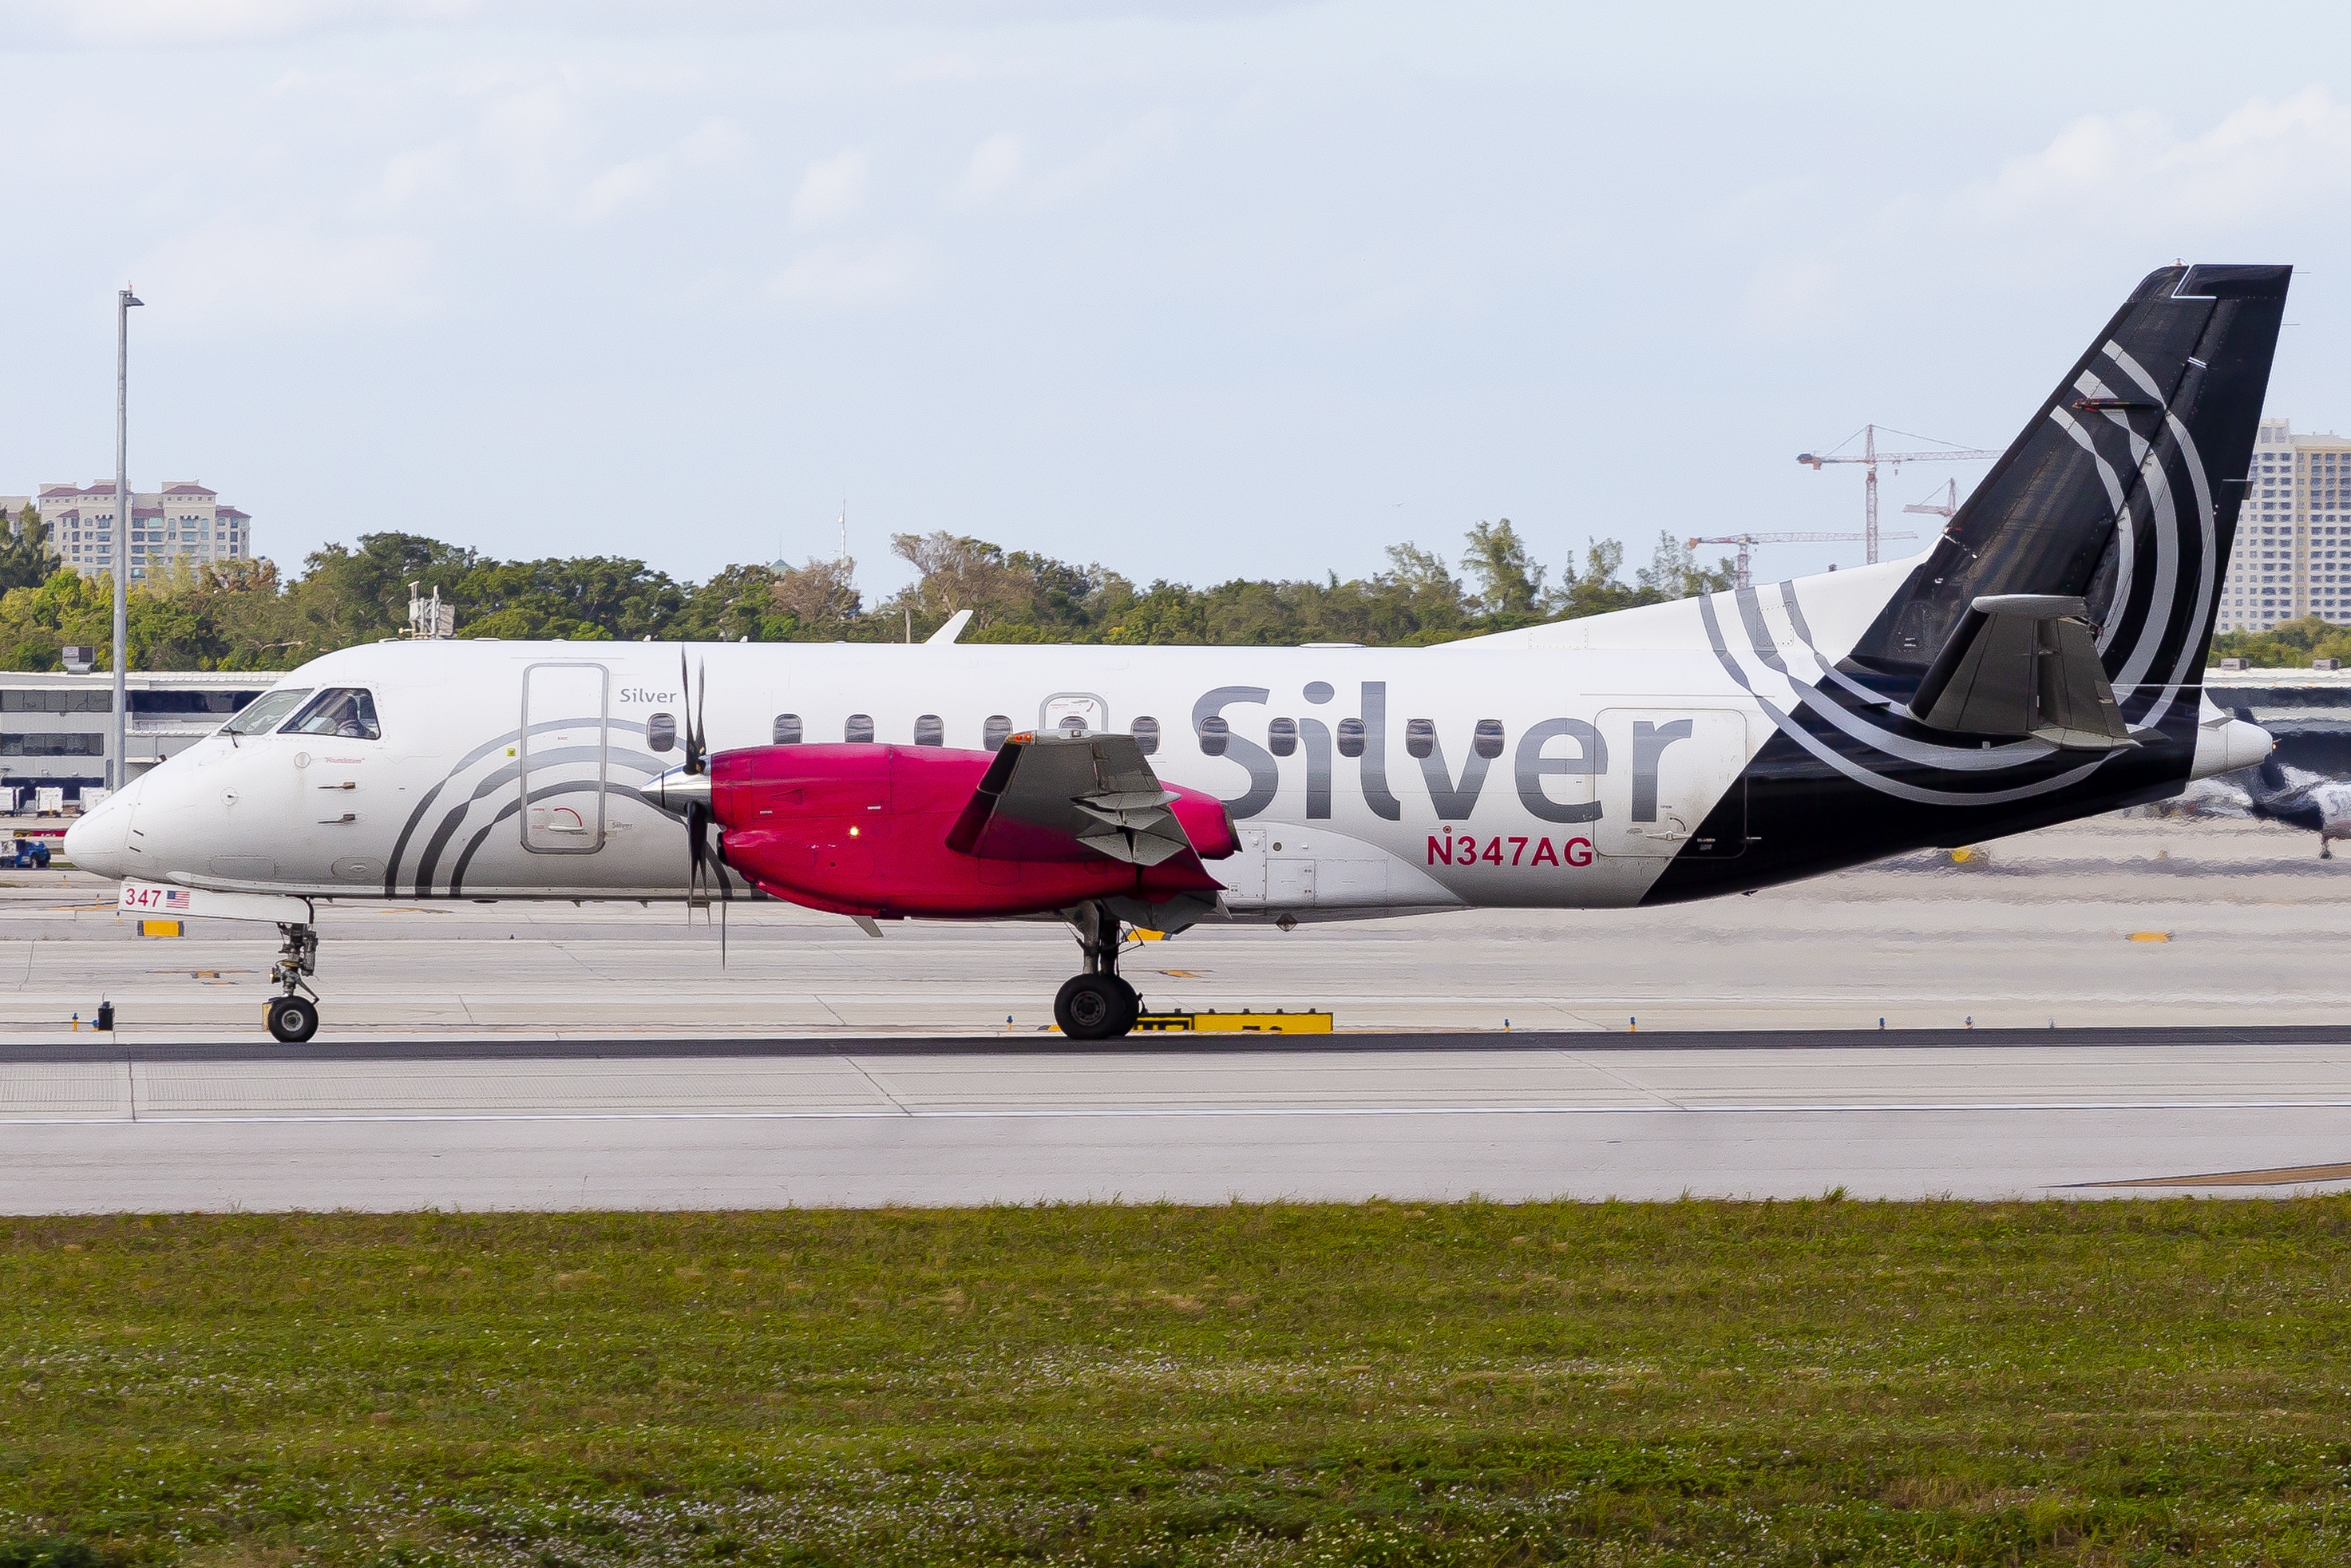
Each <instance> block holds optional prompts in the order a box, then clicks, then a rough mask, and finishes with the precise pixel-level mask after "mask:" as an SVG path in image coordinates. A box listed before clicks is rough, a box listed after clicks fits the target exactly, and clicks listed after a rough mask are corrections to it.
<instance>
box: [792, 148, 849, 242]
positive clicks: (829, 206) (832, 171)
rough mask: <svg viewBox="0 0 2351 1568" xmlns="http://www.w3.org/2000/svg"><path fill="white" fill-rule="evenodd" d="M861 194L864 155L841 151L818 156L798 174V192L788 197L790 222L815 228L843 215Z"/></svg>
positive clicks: (847, 213) (845, 214)
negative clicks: (790, 205)
mask: <svg viewBox="0 0 2351 1568" xmlns="http://www.w3.org/2000/svg"><path fill="white" fill-rule="evenodd" d="M864 196H865V155H864V154H863V153H862V152H843V153H842V154H841V156H840V157H838V158H824V159H820V160H818V161H817V162H814V163H811V164H810V165H809V166H808V172H807V173H805V174H803V175H801V176H800V188H799V194H797V195H795V196H794V197H792V222H794V223H796V224H798V225H800V226H801V227H802V228H819V227H821V226H822V225H826V224H830V223H833V222H836V221H838V220H839V219H841V218H845V217H847V216H848V215H849V214H851V213H852V212H854V211H856V210H857V204H858V203H859V202H861V201H862V200H863V199H864Z"/></svg>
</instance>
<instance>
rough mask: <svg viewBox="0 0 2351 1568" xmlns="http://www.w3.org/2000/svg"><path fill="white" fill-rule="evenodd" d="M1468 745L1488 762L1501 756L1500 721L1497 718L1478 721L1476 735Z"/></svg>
mask: <svg viewBox="0 0 2351 1568" xmlns="http://www.w3.org/2000/svg"><path fill="white" fill-rule="evenodd" d="M1469 744H1470V747H1472V748H1473V749H1474V750H1476V752H1477V753H1478V755H1479V756H1480V757H1482V758H1486V759H1487V760H1488V761H1491V760H1493V759H1494V758H1497V757H1499V756H1501V755H1502V721H1501V720H1500V719H1499V718H1481V719H1479V721H1478V733H1477V735H1476V736H1475V737H1472V738H1471V740H1470V742H1469Z"/></svg>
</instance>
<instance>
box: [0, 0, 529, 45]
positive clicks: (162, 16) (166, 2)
mask: <svg viewBox="0 0 2351 1568" xmlns="http://www.w3.org/2000/svg"><path fill="white" fill-rule="evenodd" d="M486 9H488V6H487V4H486V0H72V3H71V4H70V5H57V4H55V3H54V0H0V38H5V39H8V40H11V41H15V42H20V43H34V44H72V45H79V46H82V47H133V48H152V47H171V46H175V45H187V44H248V43H275V42H278V41H282V40H284V39H288V38H298V37H308V36H310V35H313V34H319V33H328V32H344V31H360V30H366V29H370V28H378V27H385V26H413V25H416V24H420V23H421V24H431V23H439V22H451V21H461V20H464V19H465V18H468V17H472V16H477V15H479V14H481V13H482V12H484V11H485V10H486Z"/></svg>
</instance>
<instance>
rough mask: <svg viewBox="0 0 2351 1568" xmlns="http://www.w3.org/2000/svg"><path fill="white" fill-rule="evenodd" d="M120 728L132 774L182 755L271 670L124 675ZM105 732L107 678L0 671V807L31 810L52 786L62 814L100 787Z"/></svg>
mask: <svg viewBox="0 0 2351 1568" xmlns="http://www.w3.org/2000/svg"><path fill="white" fill-rule="evenodd" d="M125 679H126V683H127V685H129V687H130V694H129V695H130V698H131V703H130V706H131V713H130V722H129V724H128V725H127V726H126V728H127V731H128V738H129V752H130V755H129V757H128V758H126V760H127V761H128V762H129V764H130V766H129V768H128V769H127V770H126V772H125V774H124V777H126V778H131V779H136V778H138V777H139V776H140V775H141V773H144V772H145V771H147V769H149V768H152V767H154V766H155V765H156V764H157V763H159V762H161V761H162V760H163V758H167V757H170V756H172V755H174V754H175V753H178V752H181V751H184V750H186V749H187V748H188V747H191V746H193V745H194V744H195V743H196V742H197V741H199V740H201V739H203V738H204V737H205V736H207V735H210V734H211V733H212V732H213V731H214V730H215V729H218V728H219V727H221V726H222V725H223V724H225V723H226V722H227V720H228V717H229V716H230V715H231V714H234V713H235V712H236V711H237V710H238V709H239V708H241V707H243V706H245V705H246V704H247V703H249V702H251V701H252V700H253V699H254V698H255V697H256V696H258V695H261V694H262V693H263V692H265V691H267V690H268V689H269V687H270V685H271V684H272V683H273V682H275V681H276V680H277V674H276V673H275V672H272V671H268V670H259V671H250V672H246V673H244V674H133V675H130V676H127V677H125ZM113 735H114V677H113V676H112V675H111V674H87V675H73V674H36V673H32V672H28V671H8V672H5V673H0V805H5V804H8V803H10V802H9V801H8V800H7V799H6V795H7V792H10V791H13V792H14V794H15V802H14V803H16V804H19V805H22V806H24V807H26V809H31V808H32V807H33V806H34V804H35V802H36V800H37V796H36V795H35V794H34V793H33V791H36V790H38V789H43V788H54V789H61V790H62V791H63V792H64V794H63V799H64V801H65V804H66V808H67V809H68V810H75V809H78V805H79V803H80V800H81V798H82V791H83V790H85V789H103V788H105V785H106V774H107V767H106V763H107V749H108V747H109V746H110V743H111V742H112V740H113Z"/></svg>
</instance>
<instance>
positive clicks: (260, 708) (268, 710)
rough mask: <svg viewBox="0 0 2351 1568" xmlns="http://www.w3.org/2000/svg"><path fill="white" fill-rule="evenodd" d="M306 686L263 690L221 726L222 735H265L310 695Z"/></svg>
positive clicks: (309, 689)
mask: <svg viewBox="0 0 2351 1568" xmlns="http://www.w3.org/2000/svg"><path fill="white" fill-rule="evenodd" d="M310 692H311V688H310V687H308V686H289V687H284V688H281V689H279V690H277V691H274V692H265V693H263V694H262V695H260V696H257V697H256V698H254V700H253V701H252V702H250V703H247V704H246V707H245V711H244V712H242V713H240V714H238V715H237V716H235V718H233V719H231V720H229V721H228V722H227V723H226V724H225V725H223V726H221V728H220V732H221V733H222V734H223V735H266V734H267V733H268V732H269V731H271V730H273V729H276V728H277V724H278V721H279V720H280V719H283V718H284V717H285V716H287V714H289V713H292V712H293V711H294V710H295V709H296V708H298V707H299V706H302V699H303V698H304V697H307V696H308V695H310Z"/></svg>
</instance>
